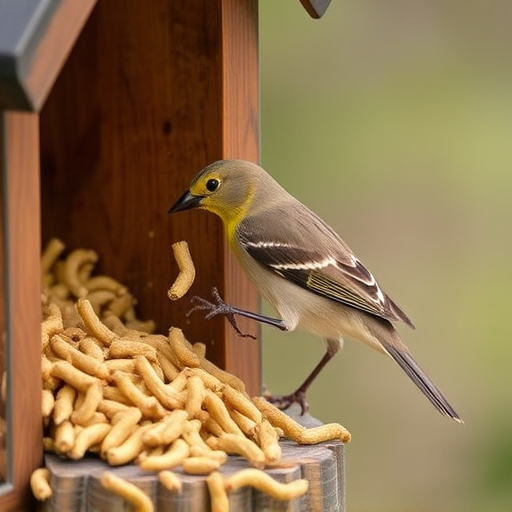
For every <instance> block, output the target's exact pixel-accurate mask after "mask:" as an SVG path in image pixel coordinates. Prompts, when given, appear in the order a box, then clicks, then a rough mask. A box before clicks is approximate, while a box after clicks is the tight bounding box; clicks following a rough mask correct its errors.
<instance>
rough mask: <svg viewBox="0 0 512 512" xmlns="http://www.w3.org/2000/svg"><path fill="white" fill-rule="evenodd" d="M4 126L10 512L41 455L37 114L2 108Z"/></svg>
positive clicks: (20, 502)
mask: <svg viewBox="0 0 512 512" xmlns="http://www.w3.org/2000/svg"><path fill="white" fill-rule="evenodd" d="M2 127H3V129H2V130H1V131H2V133H1V135H2V139H3V141H4V145H3V149H2V154H3V164H4V165H3V168H2V176H3V180H4V185H3V187H4V198H5V199H4V201H5V202H4V204H3V208H4V214H5V222H4V228H5V230H6V236H5V257H6V266H5V268H6V272H7V276H8V280H7V289H6V304H7V325H6V327H7V333H6V334H7V341H8V343H9V347H10V348H9V367H8V372H9V381H8V382H9V390H8V391H9V396H8V400H12V403H10V404H9V409H8V410H9V411H10V414H11V417H10V423H9V425H8V429H9V431H8V445H9V450H10V453H9V461H10V464H12V466H11V467H10V470H9V474H10V482H11V483H12V485H13V490H12V492H9V493H7V494H6V495H4V496H2V497H0V510H5V511H10V510H29V507H30V506H31V505H32V504H33V499H32V497H31V493H30V490H29V486H28V481H29V477H30V473H31V472H32V470H33V469H34V468H35V467H38V466H39V465H40V464H41V459H42V425H41V405H40V403H41V327H40V314H41V313H40V311H41V305H40V296H41V288H40V280H41V279H40V263H39V258H40V207H39V153H38V138H39V137H38V117H37V115H35V114H25V113H19V112H7V113H3V118H2Z"/></svg>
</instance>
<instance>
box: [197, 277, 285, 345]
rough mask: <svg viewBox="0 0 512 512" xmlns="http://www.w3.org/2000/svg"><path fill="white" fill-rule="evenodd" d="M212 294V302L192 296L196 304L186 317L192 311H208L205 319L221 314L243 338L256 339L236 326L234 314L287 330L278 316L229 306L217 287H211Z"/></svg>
mask: <svg viewBox="0 0 512 512" xmlns="http://www.w3.org/2000/svg"><path fill="white" fill-rule="evenodd" d="M212 296H213V302H210V301H209V300H206V299H203V298H202V297H198V296H195V297H192V302H196V303H197V304H196V305H195V306H194V307H193V308H192V309H190V311H189V312H188V313H187V317H188V316H190V315H191V314H192V313H193V312H194V311H209V312H208V313H207V314H206V315H205V319H206V320H210V318H213V317H214V316H217V315H223V316H225V317H226V319H227V320H228V322H229V323H230V324H231V325H232V326H233V329H235V331H236V332H237V334H238V335H239V336H242V337H244V338H253V339H256V337H255V336H253V335H252V334H248V333H244V332H242V331H241V330H240V328H239V327H238V324H237V322H236V319H235V315H240V316H245V317H246V318H250V319H251V320H256V321H258V322H262V323H264V324H268V325H272V326H273V327H277V328H278V329H281V330H282V331H287V330H288V328H287V327H286V324H285V323H284V322H283V320H281V319H280V318H272V317H269V316H264V315H259V314H258V313H252V312H251V311H246V310H245V309H240V308H236V307H234V306H230V305H229V304H226V303H225V302H224V301H223V300H222V297H221V296H220V294H219V291H218V290H217V288H215V287H214V288H212Z"/></svg>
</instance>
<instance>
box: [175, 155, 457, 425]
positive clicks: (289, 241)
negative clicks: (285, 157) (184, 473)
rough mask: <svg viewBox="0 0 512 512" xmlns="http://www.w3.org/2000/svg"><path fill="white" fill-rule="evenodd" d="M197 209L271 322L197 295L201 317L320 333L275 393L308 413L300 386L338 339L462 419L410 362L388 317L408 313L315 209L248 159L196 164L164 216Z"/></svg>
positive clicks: (331, 353)
mask: <svg viewBox="0 0 512 512" xmlns="http://www.w3.org/2000/svg"><path fill="white" fill-rule="evenodd" d="M191 208H201V209H204V210H208V211H210V212H212V213H214V214H216V215H218V216H219V217H220V218H221V219H222V221H223V223H224V226H225V231H226V234H227V237H228V240H229V243H230V246H231V249H232V250H233V251H234V253H235V254H236V256H237V257H238V259H239V261H240V263H241V265H242V267H243V268H244V269H245V271H246V272H247V274H248V276H249V277H250V279H251V280H252V282H253V283H254V284H255V286H256V287H257V289H258V290H259V291H260V292H261V294H262V295H263V296H264V297H265V298H266V299H267V300H268V301H269V302H270V303H271V304H272V305H273V306H274V308H275V309H276V310H277V312H278V313H279V315H280V317H281V318H280V319H275V318H269V317H266V316H263V315H259V314H257V313H252V312H249V311H245V310H241V309H238V308H235V307H233V306H230V305H227V304H225V303H224V302H223V301H222V299H221V298H220V296H219V295H218V293H217V292H216V290H214V302H209V301H206V300H204V299H199V301H200V304H199V305H198V306H196V308H195V309H207V310H209V313H208V315H207V318H210V317H212V316H214V315H217V314H224V315H227V316H228V319H229V320H230V322H231V323H232V324H233V326H234V327H235V328H236V329H237V330H238V328H237V326H236V322H235V320H234V315H242V316H246V317H249V318H252V319H255V320H258V321H261V322H265V323H267V324H270V325H274V326H275V327H278V328H280V329H282V330H285V331H293V330H294V329H295V328H296V327H297V326H301V327H302V328H305V329H306V330H308V331H310V332H313V333H315V334H317V335H319V336H322V337H323V338H324V339H325V341H326V345H327V351H326V353H325V355H324V356H323V358H322V359H321V361H320V362H319V363H318V364H317V366H316V367H315V368H314V369H313V371H312V372H311V374H310V375H309V376H308V377H307V379H306V380H305V381H304V382H303V383H302V384H301V386H299V388H298V389H297V390H296V391H295V392H294V393H291V394H290V395H287V396H285V397H280V398H277V399H274V400H273V401H274V402H275V403H276V404H277V405H278V406H279V407H281V408H283V409H284V408H287V407H288V406H290V405H291V404H292V403H294V402H298V403H299V404H300V405H301V407H302V412H303V413H304V412H305V410H307V402H306V392H307V390H308V388H309V386H310V385H311V383H312V382H313V380H314V379H315V378H316V377H317V375H318V374H319V373H320V371H321V370H322V369H323V368H324V366H325V365H326V364H327V363H328V361H329V360H330V359H331V358H332V357H333V356H334V355H335V354H336V352H338V350H339V349H340V348H341V346H342V343H343V340H344V338H352V339H357V340H360V341H362V342H364V343H366V344H367V345H369V346H370V347H373V348H374V349H376V350H378V351H379V352H381V353H383V354H385V355H387V356H389V357H391V358H392V359H393V360H394V361H395V362H396V363H398V365H399V366H400V367H401V368H402V369H403V370H404V371H405V372H406V374H407V375H408V376H409V377H410V378H411V380H412V381H413V382H414V384H416V386H418V388H419V389H420V390H421V391H422V392H423V393H424V394H425V396H426V397H427V398H428V399H429V400H430V402H432V404H433V405H434V406H435V407H436V409H438V410H439V411H440V412H441V413H442V414H444V415H446V416H448V417H450V418H452V419H454V420H455V421H458V422H461V420H460V417H459V415H458V414H457V413H456V412H455V409H454V408H453V407H452V406H451V405H450V404H449V403H448V401H447V400H446V398H445V397H444V396H443V394H442V393H441V391H439V389H438V388H437V387H436V386H435V385H434V384H433V383H432V381H431V380H430V378H429V377H428V375H427V374H426V373H425V372H424V371H423V370H422V369H421V368H420V367H419V365H418V364H417V363H416V361H415V360H414V359H413V357H412V355H411V353H410V352H409V350H408V349H407V347H406V346H405V345H404V343H403V342H402V341H401V339H400V338H399V336H398V334H397V332H396V330H395V328H394V326H393V323H394V322H404V323H405V324H407V325H408V326H409V327H412V328H414V326H413V324H412V322H411V320H410V319H409V317H408V316H407V315H406V314H405V313H404V312H403V310H402V309H401V308H400V307H399V306H398V304H397V303H396V302H394V301H393V300H392V299H391V297H389V295H387V294H386V293H385V292H384V291H383V290H382V288H381V287H380V286H379V284H378V283H377V281H376V280H375V278H374V277H373V275H372V274H371V273H370V272H369V270H368V269H367V268H366V267H365V266H364V265H363V264H362V263H361V262H360V261H359V260H358V259H357V257H356V256H355V255H354V254H353V252H352V251H351V250H350V249H349V247H348V246H347V245H346V244H345V242H343V240H342V239H341V238H340V237H339V236H338V235H337V234H336V233H335V232H334V231H333V229H331V228H330V227H329V226H328V225H327V224H326V223H325V222H324V221H323V220H322V219H320V218H319V217H318V216H317V215H316V214H315V213H313V212H312V211H311V210H309V209H308V208H307V207H306V206H304V205H303V204H302V203H301V202H300V201H298V200H297V199H295V198H294V197H293V196H291V195H290V194H289V193H288V192H286V190H284V189H283V188H282V187H281V186H280V185H279V184H278V183H277V182H276V181H275V180H274V179H273V178H272V177H271V176H270V175H269V174H267V172H265V171H264V170H263V169H262V168H261V167H259V166H258V165H255V164H253V163H251V162H247V161H243V160H220V161H217V162H214V163H212V164H210V165H208V166H207V167H205V168H204V169H203V170H201V171H200V172H199V173H198V174H197V175H196V176H195V178H193V180H192V182H191V183H190V187H189V189H188V190H187V191H186V192H185V193H184V194H183V195H182V196H181V197H180V198H179V199H178V201H177V202H176V204H175V205H174V206H172V207H171V208H170V210H169V213H175V212H179V211H182V210H188V209H191Z"/></svg>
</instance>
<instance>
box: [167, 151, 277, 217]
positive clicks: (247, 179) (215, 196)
mask: <svg viewBox="0 0 512 512" xmlns="http://www.w3.org/2000/svg"><path fill="white" fill-rule="evenodd" d="M265 176H267V177H268V175H267V174H266V173H265V171H264V170H263V169H261V168H260V167H258V166H257V165H256V164H252V163H250V162H246V161H244V160H219V161H217V162H214V163H212V164H210V165H208V166H207V167H205V168H204V169H203V170H201V171H199V173H198V174H197V175H196V176H195V177H194V178H193V179H192V182H191V183H190V186H189V188H188V190H187V191H186V192H185V193H184V194H183V195H182V196H181V197H180V198H179V199H178V201H177V202H176V203H175V204H174V206H172V207H171V208H170V209H169V213H175V212H180V211H183V210H190V209H192V208H201V209H203V210H208V211H210V212H212V213H215V214H216V215H218V216H219V217H220V218H221V219H222V220H223V221H224V222H225V223H227V224H233V223H234V224H238V222H239V221H240V220H241V219H243V218H244V217H245V215H246V212H247V209H248V208H249V206H250V205H251V203H252V201H253V199H254V196H255V194H256V192H257V190H258V188H260V187H259V182H260V181H261V180H262V179H264V177H265ZM269 178H270V177H269Z"/></svg>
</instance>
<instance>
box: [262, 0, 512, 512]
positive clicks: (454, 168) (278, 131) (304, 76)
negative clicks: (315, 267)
mask: <svg viewBox="0 0 512 512" xmlns="http://www.w3.org/2000/svg"><path fill="white" fill-rule="evenodd" d="M511 20H512V3H511V2H509V1H508V0H488V1H487V2H476V1H472V0H469V1H468V0H466V1H462V0H415V1H414V2H408V1H405V0H387V1H386V2H382V1H381V0H333V2H332V5H331V7H330V8H329V10H328V11H327V13H326V15H325V16H324V18H322V19H321V20H313V19H311V18H309V16H308V15H307V13H306V12H305V11H304V9H303V8H302V7H301V5H300V3H299V2H298V0H280V1H275V0H260V40H261V53H260V59H261V91H262V92H261V105H262V107H261V108H262V163H263V166H264V167H265V168H266V169H267V171H269V172H270V173H271V174H272V175H273V176H274V177H275V178H276V179H277V180H278V181H280V182H281V184H282V185H283V186H284V187H285V188H287V189H288V190H289V191H290V192H291V193H293V194H294V195H295V196H297V197H298V198H300V199H301V200H302V201H303V202H304V203H305V204H307V205H308V206H309V207H311V208H312V209H313V210H314V211H316V212H317V213H318V214H320V215H321V216H322V217H323V218H324V219H325V220H326V221H327V222H328V223H329V224H331V225H332V227H333V228H334V229H335V230H336V231H338V233H340V234H341V235H342V236H343V238H344V239H345V241H346V242H347V243H348V244H349V245H350V246H351V248H352V249H353V250H354V252H355V253H356V254H357V255H358V257H359V258H360V259H361V260H362V261H363V262H364V263H365V264H366V265H367V266H368V267H369V268H370V270H371V271H372V272H373V273H374V274H375V275H376V276H377V278H378V280H379V282H380V284H381V285H382V286H383V288H384V289H385V290H386V291H387V292H389V293H390V295H391V296H392V297H393V298H394V299H395V300H396V301H397V302H398V303H399V304H400V305H402V306H403V308H404V309H405V311H406V312H407V313H408V314H409V315H410V316H411V318H412V319H413V321H414V322H415V324H416V327H417V329H416V331H412V330H409V329H407V328H406V327H404V328H401V327H400V332H401V334H402V335H403V338H404V340H405V341H406V342H407V344H408V345H409V347H410V348H411V350H412V352H413V354H414V355H415V356H416V358H417V359H418V361H419V362H420V364H421V365H422V366H423V367H424V368H425V369H426V370H427V371H428V372H429V374H430V375H431V377H432V378H433V380H434V381H435V382H436V384H437V385H438V386H439V387H440V388H441V389H442V390H443V391H444V392H445V394H446V395H447V397H448V398H449V399H450V400H451V401H452V403H453V404H454V406H455V407H456V409H457V410H458V411H459V413H460V414H461V416H462V417H463V419H464V421H465V425H462V426H461V425H457V424H455V423H451V422H450V421H448V420H446V419H445V418H443V417H441V416H440V415H439V414H438V413H437V412H436V411H435V410H434V409H433V408H432V407H431V405H430V404H429V403H428V402H427V400H426V399H425V398H423V396H422V395H421V394H420V393H419V392H418V391H417V390H416V388H415V387H414V386H413V385H412V383H411V382H410V381H409V380H408V379H407V377H406V376H405V374H403V373H402V372H401V371H400V370H399V368H398V367H397V366H395V365H394V364H393V363H392V362H391V361H389V360H387V359H386V358H384V357H382V356H381V355H380V354H377V353H375V352H373V351H371V350H370V349H369V348H367V347H366V346H363V345H362V344H360V343H357V342H352V341H348V342H347V343H345V348H344V349H343V351H342V352H341V353H339V354H338V356H337V357H336V358H335V360H334V361H333V362H331V363H330V365H329V366H328V367H327V369H326V370H325V371H324V373H323V374H322V375H321V376H320V378H319V379H318V381H317V382H316V383H315V384H314V385H313V387H312V389H311V392H310V394H309V402H310V406H311V409H310V410H311V413H312V414H313V415H314V416H316V417H318V418H320V419H322V420H323V421H325V422H329V421H337V422H340V423H342V424H344V425H345V426H347V427H348V428H349V429H350V430H351V431H352V434H353V441H352V442H351V443H350V445H349V446H348V447H347V468H348V475H347V485H348V509H349V510H351V511H364V510H368V511H372V512H380V511H382V512H385V511H448V510H450V511H467V510H472V511H485V512H490V511H504V510H511V509H512V434H511V433H512V368H511V363H512V323H511V318H512V293H511V290H512V266H511V256H512V221H511V219H512V66H511V63H512V62H511V61H512V58H511V48H512V29H511V28H512V22H511ZM267 311H269V312H270V311H271V310H270V309H267ZM263 340H264V342H263V354H264V381H265V383H266V385H267V386H268V387H269V388H271V390H272V391H273V392H274V393H284V392H288V391H291V390H292V389H295V386H297V384H298V383H299V382H301V380H302V379H303V378H304V377H305V376H306V374H307V373H308V372H309V371H310V369H311V368H312V366H313V365H314V363H316V360H317V359H320V357H321V356H322V354H323V352H324V345H323V342H322V340H320V339H318V338H315V337H313V336H311V335H308V334H304V333H302V332H295V333H291V334H290V333H288V334H286V333H280V332H276V331H274V330H272V329H270V328H264V331H263ZM283 368H284V369H285V371H283Z"/></svg>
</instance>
